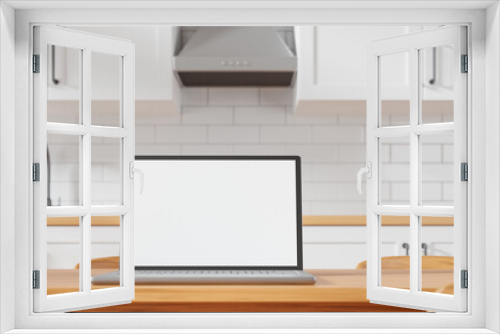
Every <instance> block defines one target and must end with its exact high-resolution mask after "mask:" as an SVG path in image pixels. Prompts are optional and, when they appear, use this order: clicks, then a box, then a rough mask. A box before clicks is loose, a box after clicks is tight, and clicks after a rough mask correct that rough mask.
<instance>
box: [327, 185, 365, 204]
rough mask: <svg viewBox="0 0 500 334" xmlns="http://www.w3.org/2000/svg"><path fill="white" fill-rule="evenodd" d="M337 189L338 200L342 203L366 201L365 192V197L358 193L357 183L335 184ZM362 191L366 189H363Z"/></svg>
mask: <svg viewBox="0 0 500 334" xmlns="http://www.w3.org/2000/svg"><path fill="white" fill-rule="evenodd" d="M334 185H335V188H337V192H338V199H339V200H340V201H365V200H366V197H365V196H366V194H365V191H363V195H360V194H359V193H358V188H357V187H358V186H357V183H355V182H346V183H344V182H342V183H335V184H334ZM362 189H366V188H365V187H363V188H362Z"/></svg>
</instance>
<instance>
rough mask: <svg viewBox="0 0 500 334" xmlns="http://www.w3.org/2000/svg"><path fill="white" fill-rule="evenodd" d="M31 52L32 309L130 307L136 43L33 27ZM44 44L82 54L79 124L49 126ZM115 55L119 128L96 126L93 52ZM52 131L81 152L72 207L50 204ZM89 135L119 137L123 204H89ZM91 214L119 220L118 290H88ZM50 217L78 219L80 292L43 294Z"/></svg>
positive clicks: (80, 63)
mask: <svg viewBox="0 0 500 334" xmlns="http://www.w3.org/2000/svg"><path fill="white" fill-rule="evenodd" d="M33 29H34V32H33V34H34V38H33V42H34V54H37V55H38V56H39V73H36V74H34V75H33V84H34V96H33V102H34V103H33V109H34V117H33V121H34V126H33V130H34V147H33V153H34V157H33V160H34V162H36V163H39V166H40V167H39V168H40V174H41V177H40V180H39V182H35V183H34V184H33V194H34V207H35V208H34V221H33V227H34V250H35V252H34V259H33V260H34V261H33V262H34V270H38V271H39V275H40V276H39V277H40V278H39V288H38V289H34V297H35V299H34V310H35V312H49V311H72V310H82V309H88V308H95V307H101V306H110V305H117V304H124V303H129V302H130V301H131V300H132V299H134V295H135V286H134V284H135V276H134V261H133V259H134V248H133V231H134V181H133V179H132V178H131V177H130V176H131V175H130V172H129V166H131V164H133V162H134V160H135V136H134V134H135V106H134V105H135V97H134V87H135V81H134V66H135V60H134V44H133V43H132V42H130V41H126V40H122V39H118V38H114V37H107V36H101V35H97V34H91V33H88V32H82V31H78V30H71V29H68V28H61V27H53V26H35V27H34V28H33ZM49 45H57V46H60V47H66V48H74V49H77V50H79V52H80V62H79V65H80V68H79V69H78V70H77V71H79V73H80V87H79V93H80V96H79V108H80V110H79V122H78V124H66V123H52V122H47V99H48V88H47V78H48V72H49V71H48V52H47V48H48V46H49ZM94 52H96V53H102V54H108V55H114V56H116V57H117V59H119V64H120V86H119V96H120V101H119V108H120V109H119V115H118V117H119V126H118V127H108V126H96V125H93V123H92V120H91V114H92V112H91V101H92V91H91V90H92V87H91V72H92V71H91V69H92V54H93V53H94ZM49 134H58V135H71V136H78V137H79V138H81V139H80V148H79V156H78V164H79V170H80V184H81V186H80V196H79V197H81V198H79V205H77V206H51V207H47V200H46V199H47V178H46V177H44V175H45V174H44V172H43V171H46V170H47V154H46V149H47V137H48V135H49ZM92 137H107V138H116V139H119V140H120V145H119V150H120V154H119V155H120V166H121V168H120V170H121V182H120V185H121V187H120V204H119V205H99V206H96V205H92V200H91V193H92V190H91V187H92V181H91V164H92V161H91V156H92V155H91V149H92ZM93 215H99V216H120V283H121V284H120V286H118V287H113V288H108V289H99V290H95V291H92V290H91V272H90V271H91V240H90V239H91V219H92V216H93ZM47 217H79V219H80V233H79V234H80V247H79V248H80V249H79V251H80V263H81V266H80V270H79V282H80V291H79V292H72V293H64V294H56V295H50V296H48V295H47V231H48V229H47Z"/></svg>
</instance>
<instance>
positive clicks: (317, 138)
mask: <svg viewBox="0 0 500 334" xmlns="http://www.w3.org/2000/svg"><path fill="white" fill-rule="evenodd" d="M291 101H292V91H291V89H289V88H189V89H184V90H183V94H182V112H181V114H180V115H158V114H137V115H136V154H137V155H285V154H288V155H299V156H301V157H302V164H303V166H302V167H303V174H302V179H303V211H304V214H305V215H363V214H365V197H364V196H359V195H358V194H357V191H356V172H357V171H358V169H359V168H361V167H363V166H364V163H365V150H366V146H365V133H366V130H365V126H366V125H365V124H366V123H365V116H364V115H327V116H319V115H311V116H305V115H300V116H299V115H294V114H292V108H291ZM434 117H435V118H436V121H446V120H447V117H445V116H441V115H436V116H434ZM105 118H106V117H105V113H104V116H103V122H104V123H105ZM389 118H390V122H391V124H392V125H400V119H401V117H400V116H398V115H393V116H389ZM104 123H103V124H104ZM68 145H69V144H68V142H67V141H59V142H53V143H51V144H50V154H51V160H52V170H53V172H52V181H53V182H52V196H51V197H52V200H53V203H54V205H57V204H58V202H59V197H60V199H61V204H62V205H65V204H69V203H73V202H74V200H75V196H76V195H77V189H78V169H77V167H76V157H77V151H76V150H77V147H76V142H75V145H73V148H72V149H70V148H69V146H68ZM92 149H93V153H92V157H93V170H92V179H93V182H94V184H93V185H94V190H93V192H92V196H93V199H94V200H93V203H94V204H113V203H116V201H117V198H118V187H119V185H118V183H117V181H118V175H119V169H118V164H116V163H115V161H117V159H118V154H119V149H118V145H117V142H116V140H115V141H114V142H113V141H112V140H110V139H103V138H96V139H95V140H93V146H92ZM422 150H423V159H424V162H425V166H424V168H425V169H424V172H425V171H426V170H428V171H429V172H427V173H424V175H423V179H424V197H425V199H427V200H428V201H429V202H427V203H433V204H438V203H441V204H445V203H448V204H451V202H450V201H451V200H452V198H451V194H452V191H451V186H452V183H451V179H450V178H449V173H448V170H449V168H451V162H452V160H451V159H452V156H451V154H452V145H451V144H449V140H448V138H444V137H440V138H435V140H427V143H426V144H425V146H424V147H423V149H422ZM71 152H73V153H71ZM381 154H382V161H383V162H384V166H383V167H382V168H383V169H384V170H387V173H384V175H383V180H384V182H383V185H382V188H383V190H382V192H383V200H384V201H386V203H387V202H389V201H390V202H391V203H404V202H405V201H408V182H406V180H407V179H408V173H409V163H408V150H407V144H405V143H404V141H403V142H402V141H401V140H391V141H389V142H387V143H386V144H384V145H383V147H382V149H381Z"/></svg>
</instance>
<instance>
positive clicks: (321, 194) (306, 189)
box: [302, 182, 338, 201]
mask: <svg viewBox="0 0 500 334" xmlns="http://www.w3.org/2000/svg"><path fill="white" fill-rule="evenodd" d="M337 192H338V191H337V187H336V185H335V183H329V182H321V183H310V182H304V183H303V184H302V198H303V200H304V201H334V200H336V199H337Z"/></svg>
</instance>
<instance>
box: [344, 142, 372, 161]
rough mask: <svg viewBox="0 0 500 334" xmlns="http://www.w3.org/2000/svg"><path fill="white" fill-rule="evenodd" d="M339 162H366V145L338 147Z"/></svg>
mask: <svg viewBox="0 0 500 334" xmlns="http://www.w3.org/2000/svg"><path fill="white" fill-rule="evenodd" d="M338 161H342V162H361V163H363V162H366V145H364V144H345V145H338Z"/></svg>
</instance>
